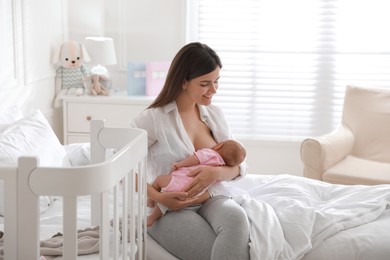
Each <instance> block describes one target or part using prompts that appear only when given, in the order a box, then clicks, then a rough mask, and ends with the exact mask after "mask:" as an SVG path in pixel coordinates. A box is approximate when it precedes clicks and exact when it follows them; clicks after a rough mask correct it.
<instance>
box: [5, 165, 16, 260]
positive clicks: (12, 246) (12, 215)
mask: <svg viewBox="0 0 390 260" xmlns="http://www.w3.org/2000/svg"><path fill="white" fill-rule="evenodd" d="M14 176H16V173H15V175H14ZM3 185H4V196H3V198H7V199H4V208H5V218H4V233H5V234H7V236H6V237H5V238H4V248H6V249H7V250H5V252H4V259H17V244H18V243H17V241H18V240H17V235H16V232H15V230H17V216H18V215H17V212H16V211H17V209H16V207H15V205H17V204H18V201H17V199H16V198H17V196H16V190H17V185H16V179H14V180H4V181H3Z"/></svg>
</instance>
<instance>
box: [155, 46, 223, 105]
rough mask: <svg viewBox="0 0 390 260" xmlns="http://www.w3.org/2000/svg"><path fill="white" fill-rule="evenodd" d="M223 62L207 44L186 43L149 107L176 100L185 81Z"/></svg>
mask: <svg viewBox="0 0 390 260" xmlns="http://www.w3.org/2000/svg"><path fill="white" fill-rule="evenodd" d="M217 66H219V67H220V68H222V63H221V60H220V58H219V57H218V55H217V53H216V52H215V51H214V50H213V49H211V48H210V47H209V46H207V45H206V44H202V43H200V42H193V43H189V44H187V45H185V46H184V47H183V48H181V49H180V50H179V52H178V53H177V54H176V56H175V57H174V58H173V60H172V63H171V66H170V67H169V70H168V74H167V78H166V80H165V83H164V86H163V88H162V89H161V91H160V93H159V94H158V96H157V97H156V99H155V100H154V101H153V102H152V104H151V105H150V106H149V107H148V108H155V107H162V106H165V105H166V104H169V103H171V102H172V101H174V100H175V99H176V98H177V96H178V95H179V94H180V92H181V91H182V86H183V84H184V82H185V81H188V80H192V79H194V78H197V77H199V76H202V75H205V74H207V73H210V72H212V71H214V70H215V69H216V68H217Z"/></svg>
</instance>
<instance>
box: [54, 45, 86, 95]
mask: <svg viewBox="0 0 390 260" xmlns="http://www.w3.org/2000/svg"><path fill="white" fill-rule="evenodd" d="M90 60H91V59H90V57H89V54H88V52H87V50H86V49H85V46H84V45H83V44H81V43H79V42H76V41H68V42H64V43H63V44H62V45H61V47H60V48H59V49H58V50H57V51H56V52H55V54H54V56H53V60H52V61H53V63H54V64H56V65H58V68H57V76H56V94H57V98H56V99H57V100H56V101H58V99H59V98H60V97H61V96H63V95H78V96H79V95H82V94H84V91H85V79H86V77H87V76H88V71H87V69H86V68H85V65H84V63H86V62H90Z"/></svg>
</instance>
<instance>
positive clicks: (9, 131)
mask: <svg viewBox="0 0 390 260" xmlns="http://www.w3.org/2000/svg"><path fill="white" fill-rule="evenodd" d="M24 155H28V156H37V157H39V162H38V164H39V165H40V166H54V167H61V166H70V162H69V159H68V158H67V156H66V151H65V148H64V147H63V146H62V145H61V143H60V141H59V140H58V138H57V136H56V135H55V133H54V132H53V130H52V128H51V127H50V124H49V122H47V120H46V118H45V117H44V116H43V115H42V113H41V112H40V111H39V110H37V111H36V112H34V113H32V114H30V115H28V116H26V117H24V118H22V119H20V120H18V121H17V122H15V123H13V124H12V125H10V126H8V127H7V128H6V129H4V130H3V131H2V132H0V164H13V165H15V164H17V161H18V158H19V157H20V156H24ZM3 194H4V189H3V183H2V182H1V185H0V196H1V197H3ZM52 199H53V198H51V197H41V211H43V210H45V209H46V208H47V207H48V206H49V204H50V203H51V201H52ZM3 212H4V205H3V200H2V199H1V200H0V215H3Z"/></svg>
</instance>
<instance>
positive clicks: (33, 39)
mask: <svg viewBox="0 0 390 260" xmlns="http://www.w3.org/2000/svg"><path fill="white" fill-rule="evenodd" d="M0 5H1V6H0V7H1V9H2V10H4V12H2V15H3V14H7V15H8V16H6V17H2V19H3V20H2V21H5V23H4V24H5V26H3V27H0V34H2V35H1V36H0V37H1V42H2V44H3V45H2V46H1V49H2V51H3V52H2V53H1V57H2V58H3V57H4V56H6V57H7V60H6V61H4V60H3V59H2V60H3V65H2V66H1V67H0V70H1V71H0V75H1V76H0V111H1V110H3V109H5V108H7V107H9V106H11V105H13V104H17V105H19V106H20V107H21V108H22V110H23V112H24V113H25V114H29V113H31V112H32V111H34V110H36V109H40V110H41V111H42V112H43V114H44V115H45V116H46V117H47V118H48V120H49V122H50V123H51V124H52V126H53V129H54V130H55V132H56V133H57V134H61V132H62V124H61V117H60V115H61V111H60V110H59V109H54V107H53V101H54V96H55V88H54V77H55V68H54V66H53V65H52V64H51V55H52V53H53V52H54V49H55V48H56V47H57V46H58V45H59V44H60V43H61V42H62V41H63V38H64V35H66V34H67V28H66V26H64V21H66V20H67V14H66V11H67V10H66V8H64V6H66V1H65V0H64V1H51V0H34V1H22V0H11V1H1V3H0ZM9 8H11V9H9ZM12 9H13V10H12ZM42 10H50V11H42ZM4 28H6V29H4ZM3 30H4V31H3ZM4 54H7V55H4ZM3 55H4V56H3ZM10 68H12V69H11V70H10Z"/></svg>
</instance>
